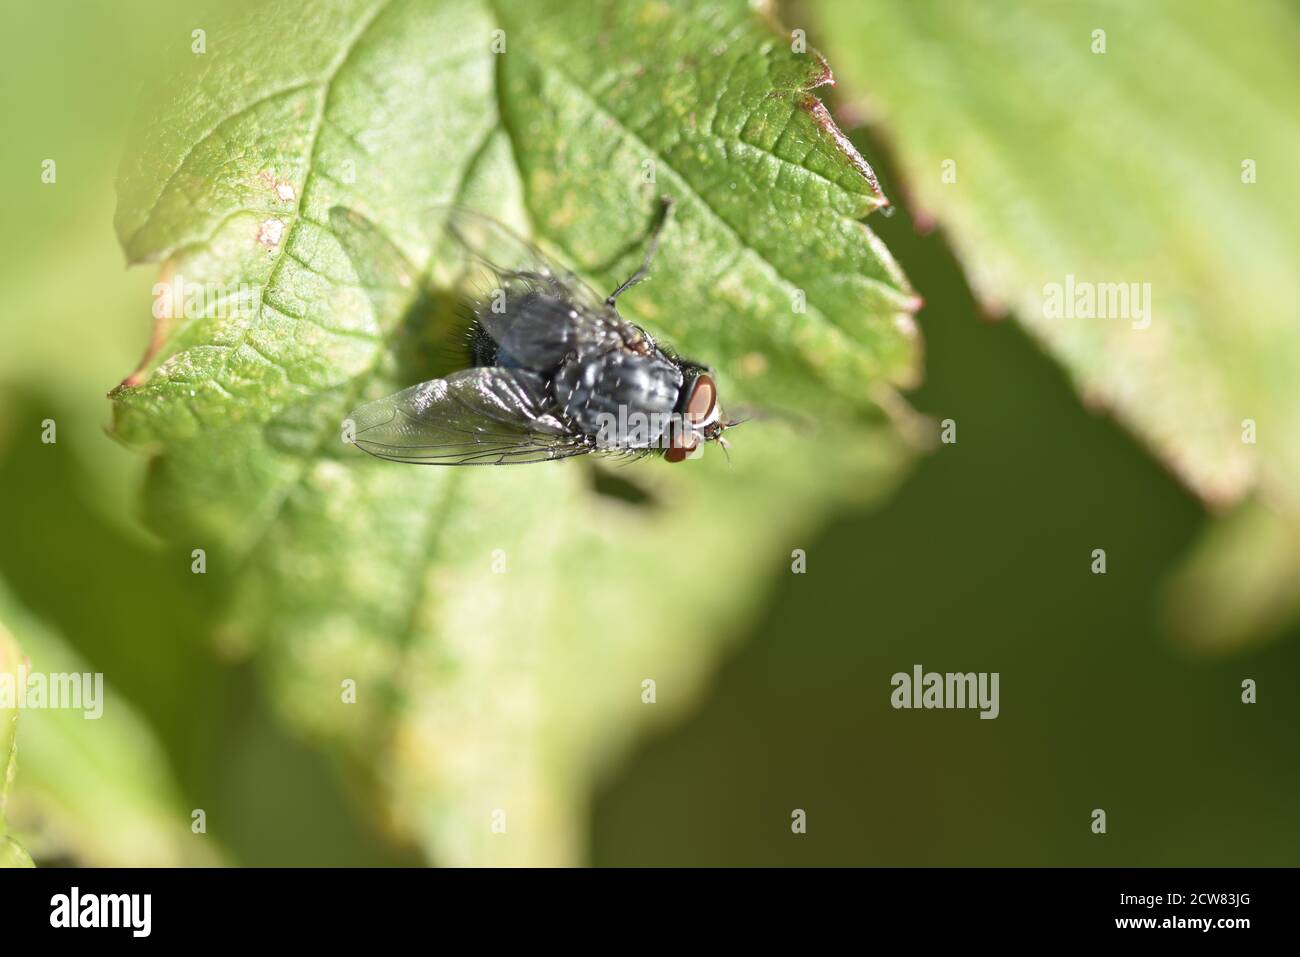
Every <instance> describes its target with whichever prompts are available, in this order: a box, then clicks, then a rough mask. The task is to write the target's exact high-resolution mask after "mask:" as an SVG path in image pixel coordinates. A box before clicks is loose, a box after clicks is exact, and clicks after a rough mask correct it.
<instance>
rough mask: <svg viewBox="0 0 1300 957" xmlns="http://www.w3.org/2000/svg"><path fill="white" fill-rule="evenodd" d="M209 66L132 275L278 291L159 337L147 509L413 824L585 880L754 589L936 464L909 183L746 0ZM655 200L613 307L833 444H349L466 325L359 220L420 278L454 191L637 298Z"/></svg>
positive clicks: (336, 42)
mask: <svg viewBox="0 0 1300 957" xmlns="http://www.w3.org/2000/svg"><path fill="white" fill-rule="evenodd" d="M494 31H503V32H502V33H496V32H494ZM502 42H504V52H501V53H494V52H492V50H493V44H496V45H497V48H498V49H500V44H501V43H502ZM208 48H209V51H210V52H209V53H208V54H207V56H206V58H199V59H201V60H202V62H201V63H198V64H195V70H196V72H195V74H194V75H193V76H191V77H189V78H187V79H181V80H178V81H176V82H171V83H168V84H166V87H167V91H168V93H167V95H166V97H165V98H164V103H163V104H162V105H161V106H160V107H158V108H157V110H156V111H155V112H152V113H150V112H146V114H145V117H146V118H145V119H144V120H143V121H142V123H141V125H140V127H139V128H138V130H137V132H136V134H135V136H134V138H133V141H132V144H131V146H130V147H129V150H128V154H127V157H126V159H125V161H124V163H123V167H122V176H121V187H120V195H121V204H120V208H119V213H118V217H117V226H118V232H119V235H120V237H121V239H122V243H123V245H124V247H125V248H126V250H127V253H128V255H129V257H130V258H131V259H132V260H133V261H161V262H164V263H165V275H170V276H181V275H183V276H184V277H185V278H186V279H187V280H192V281H195V282H200V283H218V284H221V285H222V287H223V288H225V287H237V286H238V284H240V283H244V284H246V285H247V286H248V290H247V300H248V302H249V303H250V304H251V307H250V308H249V309H248V310H247V313H246V314H238V315H234V316H231V315H226V316H225V317H222V316H220V315H217V313H219V312H222V311H223V310H221V309H217V308H213V309H209V310H208V314H206V315H201V316H196V317H190V318H181V319H179V320H167V319H164V320H163V321H162V328H161V336H160V338H161V339H162V342H161V345H160V348H159V349H158V351H157V353H156V354H155V355H154V356H153V357H152V359H151V361H150V362H149V363H147V364H146V366H145V367H144V368H143V369H142V370H140V372H139V373H138V374H137V375H135V376H133V377H132V378H131V379H130V380H129V381H128V382H127V383H124V385H123V386H122V387H121V388H119V389H118V390H117V391H116V392H115V394H114V401H115V426H116V430H117V433H118V435H119V436H121V437H122V438H123V439H125V440H126V441H128V442H130V443H132V444H136V445H141V446H145V447H149V448H151V449H153V450H154V451H155V452H156V453H157V454H158V458H157V460H156V461H155V463H154V467H153V468H152V469H151V472H150V485H149V488H148V490H147V500H148V504H149V508H150V512H151V515H152V517H153V519H154V521H155V523H156V524H158V525H159V526H160V527H163V528H167V529H169V530H171V531H172V532H175V531H176V530H178V529H184V530H185V531H186V534H187V538H186V539H185V540H186V541H187V542H191V543H192V544H193V545H194V546H196V547H204V548H206V549H207V550H208V556H209V557H208V562H209V566H210V568H216V569H225V570H228V571H232V572H233V573H234V574H235V575H236V577H237V579H238V581H239V586H238V588H237V593H236V596H235V598H234V601H233V607H232V613H231V616H230V621H229V622H228V623H227V625H226V627H225V629H224V635H225V638H226V640H227V642H228V644H229V646H230V647H231V648H241V647H243V648H247V649H249V650H252V651H256V652H257V653H258V654H259V655H260V657H261V659H262V661H263V663H264V667H265V673H266V674H267V675H268V676H269V682H268V688H269V693H270V694H271V695H272V697H273V698H274V700H275V701H276V702H277V704H278V705H279V706H280V708H281V709H282V710H283V712H284V713H286V714H287V715H289V716H290V717H291V719H292V720H293V721H294V722H295V723H296V724H297V725H299V726H300V727H304V728H307V729H309V730H311V731H312V732H313V733H315V734H316V735H318V736H320V737H322V738H324V739H327V740H330V741H334V742H338V743H340V744H341V745H342V746H343V748H344V753H345V754H347V755H349V756H350V757H351V759H352V761H351V766H352V767H354V768H357V769H358V770H357V777H358V780H359V781H364V782H365V783H366V784H367V785H368V787H369V789H370V791H371V793H372V794H373V795H374V796H375V798H376V800H377V801H378V803H379V806H380V808H381V813H382V814H383V815H384V817H385V818H386V819H388V820H390V821H392V822H393V823H394V824H395V825H396V826H397V827H399V828H401V829H404V830H406V831H407V832H409V833H412V834H414V835H415V836H416V837H417V838H418V839H419V840H420V841H421V842H422V843H423V845H424V846H425V847H426V848H427V849H428V850H429V852H430V854H431V855H433V856H434V857H436V859H438V860H441V861H447V862H456V863H480V862H503V863H571V862H575V861H579V860H581V858H582V854H583V843H584V833H585V822H584V817H583V814H584V808H585V802H586V801H587V795H588V792H589V790H590V788H591V787H592V785H593V783H594V781H595V779H596V777H597V775H598V774H599V773H601V770H602V769H603V768H605V767H607V766H608V764H609V762H610V761H611V760H613V759H614V758H616V757H617V756H618V755H619V754H620V753H622V752H623V751H625V750H626V748H627V747H628V746H629V744H630V743H631V742H632V741H633V740H634V739H635V737H636V735H637V734H639V733H641V732H642V731H643V730H644V729H645V728H646V727H648V726H653V725H656V724H662V723H663V722H665V721H667V720H670V719H671V718H672V717H673V716H677V715H680V714H682V713H683V712H684V710H685V709H686V708H688V707H689V706H690V704H691V702H692V701H693V700H694V698H695V697H696V696H697V695H698V693H699V692H700V690H701V688H702V686H703V683H704V681H705V680H706V678H707V675H708V672H709V670H710V668H711V667H712V665H713V664H714V662H716V661H717V659H718V657H719V655H720V654H721V653H722V651H723V649H724V648H725V647H726V644H727V641H728V639H730V638H731V637H732V636H733V635H734V634H736V633H737V632H738V630H739V629H740V628H741V627H743V625H744V623H745V620H746V618H748V617H751V616H753V615H754V614H756V613H757V611H758V609H756V608H755V607H754V605H753V603H754V601H755V600H756V599H757V598H759V597H760V596H758V595H756V594H752V593H751V592H752V589H748V588H746V589H740V588H738V587H736V586H735V584H734V583H735V582H739V581H746V582H753V581H761V580H763V579H764V578H767V577H771V576H775V575H777V574H781V573H788V572H789V563H790V561H791V553H792V551H793V550H794V549H796V548H800V547H806V545H807V543H808V541H809V540H810V537H811V536H812V535H813V534H814V532H815V530H816V528H817V526H818V524H819V523H821V522H823V521H824V520H825V517H826V516H827V515H828V514H829V511H830V510H831V509H832V508H833V507H835V506H836V505H837V504H843V503H846V502H852V503H858V504H861V503H866V502H870V501H874V500H876V499H878V498H879V497H880V496H881V495H883V494H885V493H886V492H887V491H888V490H889V489H890V488H891V486H892V485H893V484H894V483H895V482H896V481H897V479H898V478H899V476H900V474H901V471H902V468H903V467H904V466H905V464H906V462H907V460H908V458H909V455H908V450H907V448H906V447H905V445H904V443H903V442H902V441H901V440H900V438H899V436H898V434H897V432H896V431H895V428H894V426H893V425H892V424H891V422H889V421H888V420H887V419H886V418H885V417H884V416H883V415H882V408H884V409H888V410H890V411H891V412H893V413H895V414H897V410H898V408H899V402H898V400H897V398H896V397H895V395H894V387H895V386H898V385H903V384H907V383H909V382H911V381H913V380H914V379H915V374H916V367H917V361H918V343H917V341H916V336H915V332H914V328H913V325H912V323H911V315H910V314H911V312H912V311H913V310H914V309H915V308H916V306H917V304H918V301H917V299H916V297H915V295H914V294H913V292H912V291H911V289H910V288H909V287H908V285H907V283H906V280H905V279H904V278H903V276H902V274H901V272H900V270H899V269H898V267H897V266H896V265H895V264H894V262H893V261H892V259H891V258H890V257H889V255H888V253H887V252H886V251H885V250H884V248H883V247H882V245H881V244H880V243H879V241H878V240H877V239H876V238H875V237H874V236H873V235H872V234H871V232H870V231H869V230H868V229H867V228H866V227H865V226H864V225H862V224H861V223H860V222H859V221H858V220H859V218H860V217H862V216H864V215H866V214H867V213H869V212H870V211H872V210H873V209H875V208H877V207H879V206H880V205H881V204H882V203H883V202H884V199H883V197H882V196H881V194H880V192H879V190H878V188H877V186H876V184H875V181H874V178H873V177H872V175H871V173H870V170H869V168H867V166H866V164H865V162H864V161H863V160H862V159H861V157H860V156H858V154H857V153H856V152H855V151H854V150H853V149H852V147H850V146H849V145H848V144H847V141H846V140H844V138H843V137H842V136H841V135H840V134H839V131H838V130H837V129H836V127H835V126H834V124H833V123H832V122H831V120H830V118H829V116H828V114H827V113H826V112H825V110H824V108H823V107H822V106H821V105H820V103H819V102H818V101H817V100H816V98H815V97H814V95H813V93H812V90H813V89H815V88H816V87H817V86H819V85H821V84H823V83H825V82H827V81H828V79H829V73H828V71H827V70H826V68H825V65H824V63H823V62H822V61H821V60H820V58H819V57H817V56H815V55H812V54H797V53H794V52H792V51H791V50H790V47H789V44H788V41H786V40H785V39H783V38H782V37H781V36H779V35H778V34H776V33H774V32H773V30H772V28H771V26H770V25H769V24H768V23H766V22H765V21H763V20H762V19H761V18H760V17H758V16H757V15H755V14H754V13H753V12H752V10H751V9H750V8H749V7H748V6H747V5H746V4H744V3H741V2H736V0H727V2H718V3H711V4H695V3H686V2H680V3H666V2H638V3H613V2H606V3H590V2H581V3H580V2H541V3H537V2H527V3H526V2H522V0H520V2H510V3H496V4H483V3H469V2H444V3H436V4H435V3H424V2H414V0H411V2H399V0H394V2H388V3H373V2H371V3H336V4H332V5H330V6H328V7H325V8H322V9H320V10H316V11H315V12H313V13H311V14H310V15H308V14H305V13H304V12H303V10H302V8H301V7H300V6H298V5H290V4H286V5H283V6H275V7H272V9H270V10H269V11H266V12H262V11H260V10H259V13H258V16H257V19H256V22H254V23H248V24H245V25H243V26H241V27H237V28H236V29H235V30H234V31H232V32H230V33H224V34H220V35H217V34H213V33H210V36H209V44H208ZM651 179H653V182H651V181H649V180H651ZM661 194H670V195H672V196H674V197H675V199H676V200H677V205H676V213H675V216H674V219H673V222H672V224H671V225H670V227H669V229H668V231H667V232H666V234H665V236H664V241H663V244H662V245H661V247H660V254H659V257H658V258H657V259H656V262H655V269H654V275H653V279H652V281H651V282H649V283H646V284H644V285H642V286H638V287H637V288H636V289H635V290H634V291H633V292H630V293H629V294H628V295H626V296H625V297H624V299H623V300H621V301H620V307H621V308H624V311H625V312H626V313H627V314H628V315H629V316H630V317H631V318H633V319H634V320H636V321H638V322H640V323H642V324H644V325H645V326H646V327H647V328H650V329H651V330H652V331H653V332H654V333H656V334H659V335H662V336H664V337H665V338H666V340H667V341H668V342H670V343H672V344H673V345H674V346H676V347H678V348H680V349H681V350H682V351H683V352H684V353H686V354H688V355H692V356H696V357H699V358H701V359H703V360H704V361H707V362H709V363H711V364H713V365H714V366H715V367H716V368H717V369H718V371H719V375H720V381H721V387H722V390H723V392H722V395H723V398H724V401H727V402H729V403H733V404H734V403H738V402H752V403H756V404H759V405H761V406H763V407H765V408H768V409H773V410H777V411H786V412H791V413H794V414H795V415H798V416H802V417H803V418H805V419H807V420H809V421H813V422H816V423H817V426H818V428H817V432H816V434H813V435H808V434H807V431H808V430H802V431H800V430H795V429H793V428H791V427H789V426H787V425H782V424H780V422H781V420H780V419H779V418H777V419H773V420H771V421H768V422H760V423H754V424H751V425H747V426H745V428H744V429H741V430H740V431H739V432H737V433H736V436H737V438H736V441H735V449H734V452H733V456H734V464H733V465H732V466H731V467H730V468H728V466H727V465H726V463H725V462H723V461H721V459H720V457H719V456H718V455H716V454H714V455H712V456H711V457H706V459H705V460H704V461H703V462H692V463H690V467H688V468H675V467H674V468H669V467H667V466H663V465H662V464H661V463H657V462H650V463H643V464H641V465H640V466H638V467H636V468H633V469H628V470H617V471H613V472H611V471H610V470H608V469H606V468H603V467H600V468H594V467H593V466H592V463H590V462H586V461H581V460H579V461H572V462H561V463H553V464H548V465H538V466H531V467H524V466H519V467H514V468H501V469H462V470H455V469H449V470H443V469H418V468H413V467H404V466H399V465H394V464H392V463H385V462H376V461H373V460H362V457H361V456H360V455H359V454H358V453H356V452H355V450H353V449H351V448H349V447H348V446H346V445H345V444H344V443H343V442H342V441H341V421H342V419H343V417H344V416H345V415H346V414H347V412H348V411H349V410H350V409H351V408H353V407H354V406H355V405H356V404H357V403H358V402H359V401H361V400H362V399H368V398H375V397H379V396H382V395H384V394H386V393H387V392H392V391H395V390H396V389H397V388H401V387H403V386H406V385H409V384H412V383H413V382H417V381H420V380H421V379H427V378H431V377H432V374H431V372H430V370H431V369H432V368H433V365H432V360H431V359H430V358H429V357H430V355H432V354H437V353H438V352H439V351H440V350H442V349H444V348H445V347H446V346H447V340H446V337H447V336H451V335H454V334H455V333H454V331H450V330H451V327H450V326H449V325H448V324H447V323H446V322H445V319H446V316H445V315H444V310H443V309H442V308H441V306H440V304H439V302H438V301H437V296H433V297H431V298H430V297H422V296H417V295H416V293H417V291H418V290H419V288H421V286H422V284H420V283H412V282H407V283H405V284H403V282H402V281H401V277H399V276H398V275H394V274H393V272H394V270H393V269H391V268H388V267H387V265H386V264H385V263H384V262H382V261H373V262H372V261H368V260H366V259H365V258H361V259H360V261H357V262H353V261H352V260H351V259H350V258H349V256H348V255H347V254H346V252H345V248H344V246H343V245H342V244H341V242H340V240H339V237H337V236H335V235H334V233H333V231H332V228H331V225H330V217H329V214H330V210H331V209H333V208H334V207H336V206H339V207H343V208H345V209H352V210H356V211H357V212H359V213H361V214H363V215H364V216H365V217H366V218H367V219H368V220H370V221H371V222H373V223H374V224H376V229H377V230H379V231H380V232H381V233H382V234H383V236H384V237H386V241H387V242H389V243H391V244H392V245H393V246H394V247H395V249H397V250H399V251H400V254H399V255H398V256H396V257H394V258H395V259H397V260H400V259H401V258H402V257H404V258H406V259H409V260H411V261H412V262H413V263H415V264H417V265H418V266H420V267H421V268H423V266H424V264H425V263H426V262H427V260H428V258H429V255H430V245H431V241H432V229H433V226H434V225H435V223H434V222H433V220H432V219H431V218H430V216H429V215H428V212H429V210H430V208H431V207H432V206H434V205H437V204H443V203H447V202H461V203H465V204H467V205H471V206H474V207H476V208H479V209H481V210H484V211H485V212H488V213H490V214H493V215H495V216H497V217H498V218H500V219H502V220H503V221H505V222H507V223H508V224H510V225H512V226H514V227H515V228H516V229H517V230H519V231H520V232H522V233H524V234H525V235H531V236H532V237H533V238H534V240H535V241H537V242H538V243H539V244H541V245H543V246H545V247H546V248H547V249H548V251H550V252H551V253H553V254H554V255H555V256H556V258H557V259H559V260H560V261H561V262H563V263H565V264H566V265H569V266H572V267H573V268H575V269H576V270H578V271H579V272H581V273H583V274H584V275H585V276H586V277H587V278H588V279H589V280H590V281H591V282H592V284H593V285H594V286H595V287H596V288H598V289H612V288H613V286H614V285H615V284H616V283H617V282H618V281H619V280H620V279H622V278H624V277H625V276H626V275H628V274H629V273H630V272H631V271H632V269H633V268H634V267H635V264H636V262H637V259H638V257H639V255H640V248H639V242H640V240H641V239H642V238H643V237H644V235H645V232H646V229H647V227H648V226H649V224H650V222H651V220H652V216H653V213H654V210H655V208H656V205H657V203H658V198H659V196H660V195H661ZM407 278H409V277H407ZM236 292H237V290H236ZM224 311H226V312H229V310H224ZM234 312H236V313H238V312H239V311H238V310H234ZM440 336H441V337H442V338H439V337H440ZM904 415H905V412H904ZM746 433H748V434H746ZM187 547H188V546H187ZM647 679H650V680H652V681H653V682H655V688H656V689H657V690H656V693H655V703H652V704H651V703H646V702H644V701H643V694H646V692H645V691H644V690H643V682H645V681H646V680H647ZM348 682H354V683H355V685H350V684H348ZM353 687H355V694H356V699H355V703H350V702H349V701H348V700H346V699H347V697H348V695H349V692H350V689H351V688H353ZM644 687H649V686H644ZM496 811H503V812H504V813H505V820H506V822H507V827H506V832H505V833H504V834H500V833H496V832H494V830H493V827H492V825H493V823H494V817H493V815H494V813H495V812H496Z"/></svg>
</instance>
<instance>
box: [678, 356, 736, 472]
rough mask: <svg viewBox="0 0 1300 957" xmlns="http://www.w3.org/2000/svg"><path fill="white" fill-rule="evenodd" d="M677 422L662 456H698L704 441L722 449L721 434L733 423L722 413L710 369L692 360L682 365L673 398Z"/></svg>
mask: <svg viewBox="0 0 1300 957" xmlns="http://www.w3.org/2000/svg"><path fill="white" fill-rule="evenodd" d="M676 413H677V417H678V418H677V421H676V422H675V423H674V428H673V429H672V430H671V431H670V433H669V437H668V446H667V448H666V449H665V450H664V458H665V459H667V460H668V461H669V462H684V461H686V459H688V458H696V457H697V456H699V455H701V454H702V453H703V450H704V444H705V443H706V442H717V443H718V444H719V445H720V446H722V448H723V449H724V450H725V449H726V448H727V447H728V446H727V440H726V439H724V438H723V437H722V433H723V432H725V431H726V430H727V429H729V428H731V427H732V426H733V425H738V424H739V423H737V422H729V421H727V420H726V419H725V418H724V417H723V415H722V405H721V403H720V402H719V401H718V384H717V380H716V379H714V377H713V372H712V370H710V369H708V368H707V367H705V366H700V365H696V364H695V363H683V364H682V388H681V392H680V394H679V397H678V400H677V410H676Z"/></svg>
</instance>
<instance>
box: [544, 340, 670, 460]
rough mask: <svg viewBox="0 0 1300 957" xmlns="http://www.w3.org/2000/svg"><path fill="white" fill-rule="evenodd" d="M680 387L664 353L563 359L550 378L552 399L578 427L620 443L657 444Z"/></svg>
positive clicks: (631, 445) (626, 445) (604, 440)
mask: <svg viewBox="0 0 1300 957" xmlns="http://www.w3.org/2000/svg"><path fill="white" fill-rule="evenodd" d="M681 386H682V373H681V370H680V369H678V368H677V366H675V365H674V364H673V363H672V362H670V361H669V360H668V359H667V358H665V357H663V356H660V355H649V356H643V355H637V354H634V353H627V352H619V351H615V352H608V353H604V354H601V355H596V356H587V357H578V358H574V359H570V360H567V361H566V362H564V363H563V364H561V366H560V369H559V370H558V372H557V373H556V375H555V379H554V392H555V398H556V402H557V403H558V404H559V406H560V408H561V410H563V412H564V413H565V415H567V416H568V417H569V418H570V419H571V420H572V421H574V422H575V423H576V424H577V426H578V428H579V429H581V430H582V431H583V432H585V433H587V434H589V435H600V436H602V444H605V445H606V446H613V445H618V446H620V447H624V448H647V447H649V446H652V445H655V444H657V443H658V441H659V439H660V437H661V436H662V435H663V433H664V430H665V429H666V428H667V427H668V423H669V421H670V419H671V417H672V415H673V410H674V409H675V408H676V406H677V402H678V396H679V394H680V392H681Z"/></svg>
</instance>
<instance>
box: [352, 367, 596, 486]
mask: <svg viewBox="0 0 1300 957" xmlns="http://www.w3.org/2000/svg"><path fill="white" fill-rule="evenodd" d="M546 405H547V396H546V383H545V382H544V381H543V380H542V378H541V377H540V376H537V375H535V374H533V373H531V372H527V371H524V370H520V369H502V368H496V367H484V368H477V369H465V370H463V371H461V372H457V373H454V374H452V375H449V376H447V377H446V378H445V379H433V380H431V381H429V382H422V383H420V384H419V385H415V386H411V387H410V388H409V389H403V390H402V391H401V392H398V393H396V394H394V395H390V396H388V397H387V398H384V399H379V400H378V401H375V402H371V403H369V404H368V405H364V406H362V407H361V408H359V409H357V410H356V411H354V412H353V413H352V415H351V416H350V417H349V418H350V419H351V421H352V425H353V428H352V435H353V437H354V438H353V441H354V442H355V444H356V445H357V447H358V448H360V449H361V450H362V451H364V452H368V453H369V454H371V455H374V456H376V457H378V458H382V459H389V460H391V461H394V462H408V463H413V464H419V465H506V464H510V463H522V462H546V461H550V460H552V459H562V458H568V457H569V456H572V455H581V454H583V453H585V452H589V451H591V448H590V446H589V445H588V444H587V442H586V441H585V440H584V439H582V438H581V437H575V436H573V435H571V434H570V433H569V432H568V431H567V430H566V429H565V426H564V424H563V423H562V422H560V421H559V420H558V419H557V418H555V417H554V416H553V415H551V414H549V413H547V412H545V411H544V409H545V408H546Z"/></svg>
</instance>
